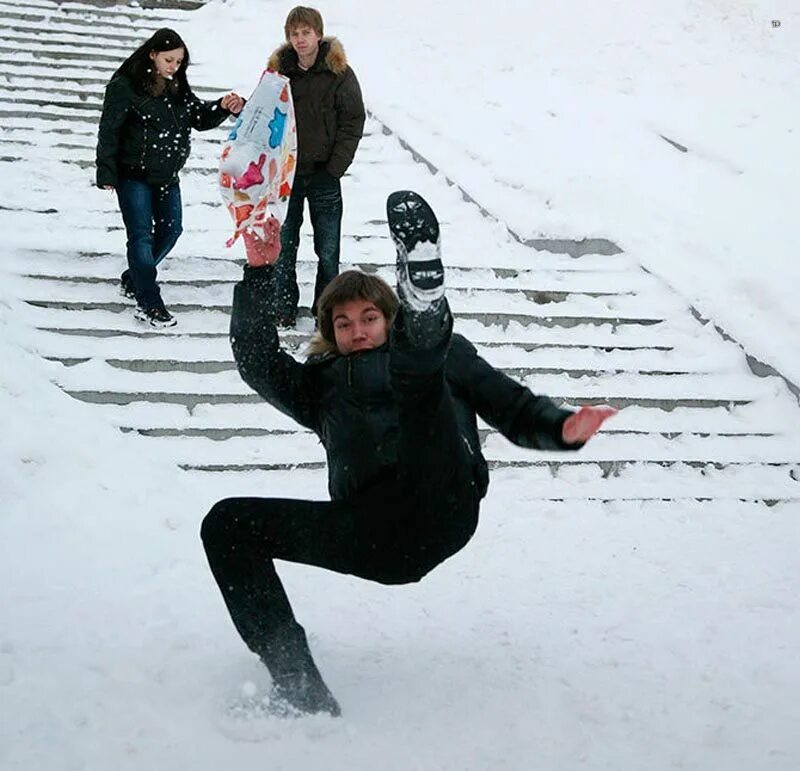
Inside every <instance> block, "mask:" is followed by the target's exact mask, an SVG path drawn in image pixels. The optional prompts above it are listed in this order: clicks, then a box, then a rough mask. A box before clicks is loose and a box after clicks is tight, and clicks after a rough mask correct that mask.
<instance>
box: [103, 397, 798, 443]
mask: <svg viewBox="0 0 800 771" xmlns="http://www.w3.org/2000/svg"><path fill="white" fill-rule="evenodd" d="M791 406H792V404H791V402H790V399H789V397H788V396H786V397H785V398H783V399H782V398H777V399H775V400H769V401H767V400H757V401H753V402H750V403H748V404H746V405H738V406H733V407H729V405H726V406H725V407H718V408H715V409H709V410H697V409H693V408H691V407H676V408H675V409H673V410H671V411H669V412H667V411H664V410H662V409H659V408H657V407H630V408H628V409H626V410H625V411H624V412H621V413H619V414H618V415H616V416H615V417H614V419H613V421H611V422H610V423H608V424H607V428H608V430H609V431H611V432H616V431H620V432H623V433H629V434H636V433H641V432H644V433H650V434H660V435H664V436H667V437H669V436H682V435H692V434H696V435H698V436H713V435H727V436H738V435H743V434H744V435H747V434H750V435H765V436H774V435H785V434H786V433H787V426H786V419H785V416H786V410H787V409H790V408H791ZM94 409H95V410H97V413H98V414H99V415H100V416H101V417H102V419H104V420H105V421H107V422H108V423H110V424H112V425H114V426H117V427H119V428H123V429H134V430H143V431H150V430H157V429H164V430H175V431H181V430H184V429H198V430H207V429H211V430H235V431H244V432H251V431H258V430H274V431H283V432H298V431H300V432H302V431H304V429H302V428H300V427H299V426H298V425H297V423H295V422H294V421H293V420H291V418H289V417H287V416H286V415H284V414H283V413H282V412H280V411H278V410H277V409H275V408H274V407H271V406H270V405H269V404H267V403H266V402H259V403H253V404H245V405H230V404H204V405H203V404H201V405H198V406H197V407H196V408H195V409H193V410H192V412H191V413H190V412H189V411H188V410H187V409H186V408H185V407H184V406H183V405H179V404H155V403H152V402H130V403H128V404H124V405H115V404H103V405H97V406H96V407H95V408H94ZM479 424H480V425H482V424H481V423H480V421H479ZM605 430H606V429H605V428H604V433H605Z"/></svg>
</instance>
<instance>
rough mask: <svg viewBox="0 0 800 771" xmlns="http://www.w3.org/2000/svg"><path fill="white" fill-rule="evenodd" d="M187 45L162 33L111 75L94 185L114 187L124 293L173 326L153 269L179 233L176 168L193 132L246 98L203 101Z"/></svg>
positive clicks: (143, 317) (234, 110) (153, 320)
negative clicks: (191, 75)
mask: <svg viewBox="0 0 800 771" xmlns="http://www.w3.org/2000/svg"><path fill="white" fill-rule="evenodd" d="M188 66H189V49H188V48H187V47H186V44H185V43H184V42H183V40H182V39H181V38H180V36H179V35H178V33H177V32H175V31H174V30H171V29H166V28H164V29H160V30H158V31H157V32H156V33H155V34H154V35H153V36H152V37H151V38H150V39H149V40H147V41H146V42H145V43H143V44H142V45H141V46H139V48H137V49H136V50H135V51H134V52H133V53H132V54H131V55H130V56H129V57H128V58H127V59H126V60H125V61H124V62H123V63H122V65H121V66H120V67H119V69H117V71H116V72H115V73H114V74H113V75H112V76H111V80H110V81H109V83H108V86H107V87H106V94H105V101H104V102H103V114H102V117H101V118H100V128H99V130H98V136H97V186H98V187H100V188H103V189H105V190H116V192H117V198H118V200H119V208H120V211H121V213H122V219H123V221H124V223H125V230H126V231H127V237H128V242H127V256H128V269H127V270H126V271H125V272H124V273H123V274H122V277H121V287H120V291H121V293H122V294H123V295H124V296H125V297H128V298H130V299H135V300H136V301H137V309H136V318H137V319H139V320H140V321H145V322H147V323H149V324H151V325H152V326H154V327H167V326H174V325H175V323H176V321H175V319H174V317H173V316H172V314H170V312H169V311H168V310H167V309H166V307H165V306H164V302H163V300H162V299H161V292H160V290H159V287H158V283H157V282H156V276H157V271H156V266H157V265H158V264H159V262H161V260H163V259H164V257H166V256H167V254H168V253H169V252H170V250H171V249H172V247H173V246H175V243H176V242H177V240H178V237H179V236H180V234H181V231H182V212H181V191H180V185H179V182H178V172H179V171H180V170H181V169H182V168H183V165H184V164H185V163H186V159H187V158H188V157H189V150H190V145H191V136H190V135H191V130H192V129H193V128H194V129H197V130H198V131H205V130H207V129H211V128H215V127H216V126H219V125H220V123H222V122H223V121H224V120H225V119H226V118H227V117H228V116H229V115H231V114H233V115H236V114H238V113H239V112H240V111H241V109H242V107H243V105H244V100H243V99H242V98H241V97H240V96H238V95H237V94H235V93H233V92H231V93H229V94H226V95H225V96H224V97H222V98H221V99H217V100H216V101H214V102H204V101H202V100H201V99H198V97H196V96H195V95H194V93H193V92H192V89H191V87H190V86H189V81H188V80H187V79H186V69H187V67H188Z"/></svg>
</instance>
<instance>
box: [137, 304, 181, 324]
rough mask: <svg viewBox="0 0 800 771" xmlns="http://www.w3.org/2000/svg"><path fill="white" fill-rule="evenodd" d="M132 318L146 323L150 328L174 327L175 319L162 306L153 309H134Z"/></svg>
mask: <svg viewBox="0 0 800 771" xmlns="http://www.w3.org/2000/svg"><path fill="white" fill-rule="evenodd" d="M134 317H135V318H136V320H137V321H146V322H147V323H148V324H149V325H150V326H151V327H174V326H175V325H176V324H177V323H178V321H177V319H176V318H175V317H174V316H173V315H172V314H171V313H170V312H169V311H168V310H167V309H166V308H165V307H164V306H163V305H157V306H155V307H153V308H142V307H141V306H139V307H138V308H136V312H135V313H134Z"/></svg>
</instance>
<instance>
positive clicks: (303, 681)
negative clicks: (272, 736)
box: [270, 663, 342, 717]
mask: <svg viewBox="0 0 800 771" xmlns="http://www.w3.org/2000/svg"><path fill="white" fill-rule="evenodd" d="M270 703H271V704H272V706H273V709H274V710H276V711H280V712H284V714H285V716H286V717H293V716H294V717H300V716H303V715H323V714H324V715H330V716H331V717H339V715H341V714H342V710H341V708H340V707H339V703H338V702H337V701H336V699H335V698H334V697H333V694H332V693H331V692H330V691H329V690H328V686H327V685H325V682H324V681H323V679H322V676H321V675H320V673H319V670H318V669H317V668H316V666H314V664H313V663H312V664H311V668H310V669H304V670H301V671H298V672H289V673H284V674H282V675H279V676H277V677H274V678H273V685H272V694H271V696H270Z"/></svg>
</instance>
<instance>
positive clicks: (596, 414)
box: [561, 405, 619, 444]
mask: <svg viewBox="0 0 800 771" xmlns="http://www.w3.org/2000/svg"><path fill="white" fill-rule="evenodd" d="M618 411H619V410H617V409H615V408H614V407H606V406H605V405H602V406H597V407H581V408H580V409H579V410H578V411H577V412H576V413H574V414H573V415H570V416H569V417H568V418H567V419H566V420H565V421H564V425H563V426H562V428H561V438H562V439H563V440H564V441H565V442H566V443H567V444H577V443H578V442H586V441H588V440H589V439H591V438H592V437H593V436H594V435H595V434H596V433H597V431H598V430H599V428H600V426H602V425H603V423H604V422H605V421H606V420H608V419H609V418H610V417H611V416H612V415H616V414H617V412H618Z"/></svg>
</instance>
